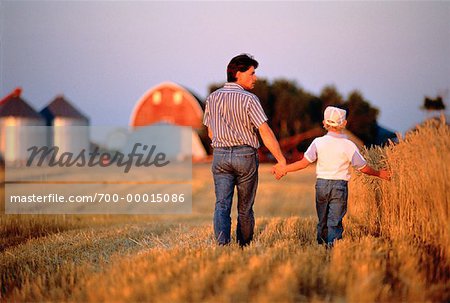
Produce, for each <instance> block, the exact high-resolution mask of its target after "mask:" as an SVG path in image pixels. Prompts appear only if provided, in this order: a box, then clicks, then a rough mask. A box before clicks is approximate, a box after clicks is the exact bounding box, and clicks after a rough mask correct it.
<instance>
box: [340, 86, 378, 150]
mask: <svg viewBox="0 0 450 303" xmlns="http://www.w3.org/2000/svg"><path fill="white" fill-rule="evenodd" d="M344 106H345V107H346V108H347V110H348V112H347V121H348V123H347V129H348V130H349V131H351V132H352V133H354V134H355V135H356V136H357V137H359V138H360V139H361V140H363V142H364V144H365V145H370V144H373V143H374V142H375V140H376V137H377V117H378V112H379V110H378V109H377V108H375V107H372V106H371V105H370V103H369V102H368V101H366V100H364V97H363V95H362V93H361V92H360V91H358V90H354V91H352V92H351V93H350V94H349V96H348V100H347V102H346V103H345V104H344Z"/></svg>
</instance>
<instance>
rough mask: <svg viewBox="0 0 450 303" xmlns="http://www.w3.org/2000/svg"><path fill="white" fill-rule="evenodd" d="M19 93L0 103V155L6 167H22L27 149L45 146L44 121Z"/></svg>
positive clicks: (12, 94) (16, 91)
mask: <svg viewBox="0 0 450 303" xmlns="http://www.w3.org/2000/svg"><path fill="white" fill-rule="evenodd" d="M21 93H22V90H21V89H20V88H17V89H15V90H14V91H13V92H12V93H11V94H9V95H8V96H6V97H5V98H3V99H2V100H1V101H0V154H1V156H2V158H3V159H4V161H5V163H6V164H7V165H23V164H24V163H25V162H26V159H27V157H28V151H27V149H28V148H30V147H32V146H43V145H45V144H46V132H45V120H44V118H43V117H42V116H41V115H40V114H39V113H37V112H36V111H35V110H34V109H33V108H32V107H31V106H30V105H29V104H28V103H27V102H26V101H25V100H23V99H22V98H21ZM30 126H41V127H30Z"/></svg>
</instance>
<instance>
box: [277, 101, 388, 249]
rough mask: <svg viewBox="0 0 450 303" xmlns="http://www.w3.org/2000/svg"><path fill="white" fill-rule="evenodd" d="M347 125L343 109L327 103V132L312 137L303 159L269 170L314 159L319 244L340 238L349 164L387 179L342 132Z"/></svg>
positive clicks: (282, 172) (281, 169) (304, 164)
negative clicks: (323, 134)
mask: <svg viewBox="0 0 450 303" xmlns="http://www.w3.org/2000/svg"><path fill="white" fill-rule="evenodd" d="M346 125H347V120H346V111H345V110H343V109H340V108H337V107H333V106H328V107H327V108H326V109H325V112H324V120H323V126H324V128H325V129H326V130H327V131H328V133H327V134H326V135H325V136H322V137H319V138H316V139H314V141H313V142H312V143H311V145H310V146H309V147H308V149H307V150H306V152H305V154H304V157H303V159H302V160H300V161H297V162H295V163H292V164H289V165H286V166H284V165H281V164H277V165H275V166H274V167H273V169H272V173H273V174H275V175H276V178H277V179H280V178H281V177H283V176H284V175H286V174H287V173H288V172H294V171H297V170H301V169H304V168H305V167H307V166H308V165H309V164H311V163H313V162H315V161H316V160H317V167H316V174H317V182H316V210H317V216H318V217H319V223H318V224H317V241H318V243H319V244H323V243H326V244H328V245H332V244H333V242H334V241H335V240H338V239H342V233H343V231H344V228H343V226H342V219H343V218H344V215H345V213H346V212H347V198H348V186H347V183H348V180H349V179H350V173H349V166H350V164H351V165H352V166H354V167H355V168H356V169H358V170H359V171H360V172H363V173H365V174H368V175H372V176H377V177H379V178H382V179H385V180H389V179H390V174H389V172H388V171H387V170H384V169H383V170H380V171H378V170H375V169H373V168H372V167H370V166H369V165H367V162H366V160H365V159H364V158H363V157H362V156H361V154H360V153H359V151H358V148H357V147H356V145H355V144H354V143H353V142H352V141H350V140H348V139H347V137H346V136H345V135H344V134H343V130H344V128H345V126H346Z"/></svg>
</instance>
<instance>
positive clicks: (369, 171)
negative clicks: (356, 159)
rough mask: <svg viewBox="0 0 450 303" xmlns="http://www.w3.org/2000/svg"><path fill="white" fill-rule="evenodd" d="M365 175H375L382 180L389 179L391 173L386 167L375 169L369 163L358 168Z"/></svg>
mask: <svg viewBox="0 0 450 303" xmlns="http://www.w3.org/2000/svg"><path fill="white" fill-rule="evenodd" d="M359 171H360V172H362V173H365V174H366V175H370V176H375V177H378V178H381V179H384V180H391V173H390V172H389V171H388V170H386V169H380V170H376V169H374V168H372V167H370V166H369V165H366V166H364V167H363V168H361V169H360V170H359Z"/></svg>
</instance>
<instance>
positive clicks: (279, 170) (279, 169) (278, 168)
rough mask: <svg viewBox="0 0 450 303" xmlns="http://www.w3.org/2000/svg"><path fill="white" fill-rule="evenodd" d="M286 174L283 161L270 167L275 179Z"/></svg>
mask: <svg viewBox="0 0 450 303" xmlns="http://www.w3.org/2000/svg"><path fill="white" fill-rule="evenodd" d="M286 174H287V171H286V164H284V163H278V164H276V165H274V166H273V167H272V175H275V178H276V179H277V180H280V179H281V178H282V177H284V176H285V175H286Z"/></svg>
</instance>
